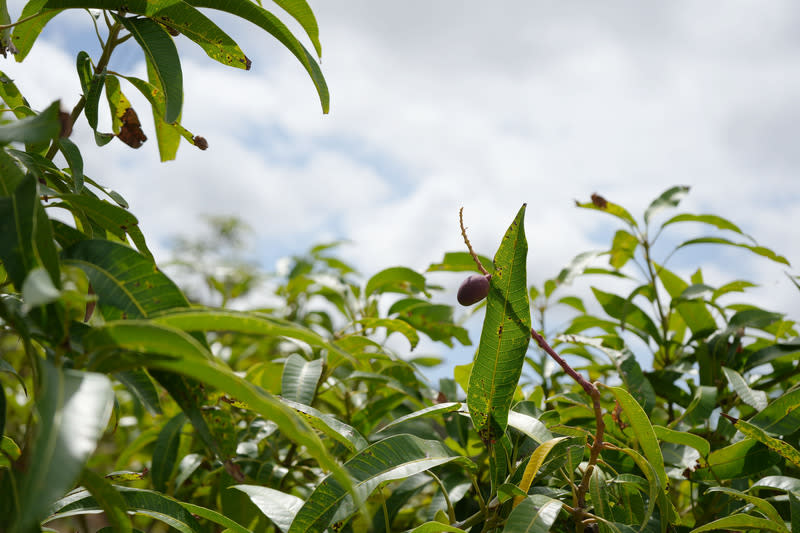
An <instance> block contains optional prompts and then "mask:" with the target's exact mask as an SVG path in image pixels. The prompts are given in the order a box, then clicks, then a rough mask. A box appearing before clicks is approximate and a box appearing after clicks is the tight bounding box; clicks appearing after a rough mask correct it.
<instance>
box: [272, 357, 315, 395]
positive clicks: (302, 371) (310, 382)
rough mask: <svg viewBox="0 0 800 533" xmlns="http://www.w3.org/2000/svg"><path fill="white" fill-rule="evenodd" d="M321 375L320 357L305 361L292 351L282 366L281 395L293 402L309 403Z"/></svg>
mask: <svg viewBox="0 0 800 533" xmlns="http://www.w3.org/2000/svg"><path fill="white" fill-rule="evenodd" d="M321 376H322V359H314V360H312V361H306V359H305V358H304V357H303V356H301V355H297V354H296V353H293V354H291V355H289V357H287V358H286V363H285V364H284V366H283V378H282V386H281V396H283V397H284V398H286V399H287V400H291V401H293V402H298V403H302V404H306V405H311V402H313V401H314V395H315V394H316V392H317V384H318V383H319V378H320V377H321Z"/></svg>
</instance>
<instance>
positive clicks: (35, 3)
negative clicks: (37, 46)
mask: <svg viewBox="0 0 800 533" xmlns="http://www.w3.org/2000/svg"><path fill="white" fill-rule="evenodd" d="M46 2H47V0H30V1H29V2H28V3H27V4H25V7H23V8H22V13H20V14H19V19H20V20H21V19H24V18H28V17H31V16H32V15H35V14H36V13H38V12H39V11H41V10H42V6H43V5H44V4H45V3H46ZM60 12H61V11H60V10H52V11H50V10H48V11H44V12H43V13H42V14H41V15H39V16H38V17H34V18H32V19H31V20H29V21H28V22H26V23H25V24H19V25H17V26H15V27H14V35H13V37H12V40H13V43H14V46H15V47H16V48H17V53H16V55H15V56H14V59H15V60H16V61H17V63H20V62H22V60H23V59H25V56H27V55H28V52H30V51H31V48H32V47H33V43H34V42H35V41H36V38H37V37H39V34H40V33H41V32H42V30H43V29H44V27H45V25H47V23H48V22H50V20H51V19H52V18H53V17H55V16H56V15H58V14H59V13H60Z"/></svg>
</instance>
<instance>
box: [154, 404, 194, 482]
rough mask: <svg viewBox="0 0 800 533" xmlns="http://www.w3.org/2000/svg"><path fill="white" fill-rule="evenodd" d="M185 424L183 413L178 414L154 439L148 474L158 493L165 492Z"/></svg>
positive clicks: (176, 458) (176, 457)
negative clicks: (149, 473)
mask: <svg viewBox="0 0 800 533" xmlns="http://www.w3.org/2000/svg"><path fill="white" fill-rule="evenodd" d="M185 423H186V417H185V416H184V415H183V413H178V414H177V415H175V416H174V417H172V418H171V419H170V420H169V421H168V422H167V423H166V424H164V427H163V428H161V432H160V433H159V434H158V438H157V439H156V445H155V447H154V448H153V462H152V465H151V468H150V472H151V476H152V478H153V487H154V488H155V489H156V490H157V491H159V492H166V491H167V483H168V482H169V479H170V477H171V476H172V471H173V470H174V468H175V463H176V461H177V460H178V444H180V440H181V431H183V425H184V424H185Z"/></svg>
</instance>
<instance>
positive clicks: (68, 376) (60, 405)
mask: <svg viewBox="0 0 800 533" xmlns="http://www.w3.org/2000/svg"><path fill="white" fill-rule="evenodd" d="M40 368H41V369H42V371H43V379H44V383H43V387H42V396H41V397H40V398H39V400H38V402H37V411H38V413H39V419H40V424H39V428H38V432H37V436H36V440H35V441H34V443H33V452H32V455H31V462H30V463H29V465H30V466H29V468H28V471H27V472H26V473H25V475H24V477H23V478H22V483H21V487H22V488H21V489H20V500H19V501H20V504H21V505H22V509H21V511H20V515H19V516H18V517H17V525H18V527H19V529H20V530H21V531H25V530H27V528H29V527H31V526H33V525H34V524H36V523H38V522H39V521H40V520H41V519H42V518H44V516H45V514H46V513H47V509H48V507H49V506H50V504H51V503H52V502H54V501H55V500H56V499H57V498H59V497H61V496H62V495H63V494H64V493H65V492H67V490H69V489H70V488H72V486H73V485H74V483H75V481H76V480H77V479H78V476H79V475H80V473H81V471H82V470H83V466H84V463H85V462H86V460H87V459H88V458H89V455H90V454H91V453H92V452H93V451H94V449H95V446H96V445H97V441H98V440H99V439H100V437H101V436H102V435H103V432H104V431H105V428H106V425H107V424H108V420H109V418H110V416H111V409H112V405H113V392H112V388H111V381H110V380H109V379H108V378H107V377H106V376H104V375H101V374H95V373H90V372H79V371H77V370H63V369H59V368H56V367H54V366H53V365H52V364H51V363H49V362H47V361H44V360H43V361H42V362H41V364H40ZM53 465H58V468H53Z"/></svg>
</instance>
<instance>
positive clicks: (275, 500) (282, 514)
mask: <svg viewBox="0 0 800 533" xmlns="http://www.w3.org/2000/svg"><path fill="white" fill-rule="evenodd" d="M230 488H232V489H237V490H240V491H242V492H244V493H245V494H247V496H248V497H249V498H250V501H252V502H253V503H254V504H255V506H256V507H258V509H259V510H260V511H261V512H262V513H264V515H265V516H266V517H267V518H269V519H270V520H271V521H272V523H273V524H275V525H276V526H278V527H279V528H280V529H281V531H288V530H289V527H290V526H291V525H292V521H293V520H294V517H295V516H296V515H297V512H298V511H299V510H300V508H301V507H302V506H303V503H304V501H303V500H302V499H301V498H298V497H297V496H293V495H291V494H286V493H285V492H281V491H279V490H275V489H271V488H269V487H259V486H256V485H234V486H232V487H230Z"/></svg>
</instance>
